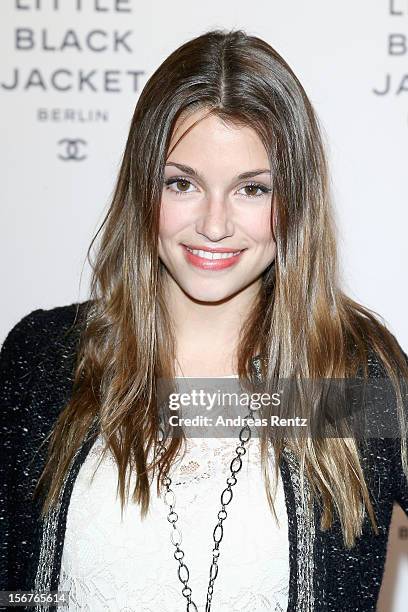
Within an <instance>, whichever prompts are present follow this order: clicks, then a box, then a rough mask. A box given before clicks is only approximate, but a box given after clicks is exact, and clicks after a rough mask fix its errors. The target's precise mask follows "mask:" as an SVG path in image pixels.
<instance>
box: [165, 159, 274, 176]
mask: <svg viewBox="0 0 408 612" xmlns="http://www.w3.org/2000/svg"><path fill="white" fill-rule="evenodd" d="M166 166H175V167H176V168H178V169H179V170H181V171H182V172H185V173H186V174H189V175H190V176H194V177H195V178H196V179H198V180H203V177H202V176H201V175H200V173H199V172H197V170H194V168H191V166H186V165H185V164H176V162H168V163H167V164H166ZM266 173H267V174H271V171H270V170H269V168H260V169H256V170H248V172H242V174H239V175H238V176H237V179H239V180H242V179H248V178H252V177H254V176H258V174H266Z"/></svg>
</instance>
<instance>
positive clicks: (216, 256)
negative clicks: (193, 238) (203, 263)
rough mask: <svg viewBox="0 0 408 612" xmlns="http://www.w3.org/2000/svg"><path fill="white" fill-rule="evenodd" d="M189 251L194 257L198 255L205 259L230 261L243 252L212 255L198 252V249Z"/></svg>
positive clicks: (207, 252)
mask: <svg viewBox="0 0 408 612" xmlns="http://www.w3.org/2000/svg"><path fill="white" fill-rule="evenodd" d="M186 249H187V251H190V253H194V255H198V257H203V258H204V259H228V258H229V257H233V256H234V255H238V254H239V253H240V252H241V251H235V252H234V253H232V252H231V253H211V252H210V251H198V250H196V249H189V248H188V247H186Z"/></svg>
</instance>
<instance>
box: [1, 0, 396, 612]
mask: <svg viewBox="0 0 408 612" xmlns="http://www.w3.org/2000/svg"><path fill="white" fill-rule="evenodd" d="M0 23H1V25H0V28H1V36H0V54H1V64H0V95H1V113H0V126H1V134H2V138H1V142H0V155H1V165H0V167H1V191H2V205H1V247H0V248H1V257H0V261H1V266H2V268H1V275H2V285H3V287H4V289H5V291H4V293H3V299H2V311H1V317H0V341H2V340H3V339H4V337H5V336H6V333H7V332H8V330H9V329H10V328H11V327H12V325H14V324H15V323H16V322H17V321H18V320H19V319H20V318H21V317H22V316H23V315H25V314H27V313H28V312H30V311H31V310H33V309H35V308H40V307H41V308H51V307H54V306H57V305H62V304H67V303H72V302H74V301H78V300H83V299H86V297H87V292H88V279H89V270H88V267H87V264H86V262H85V256H86V249H87V247H88V245H89V243H90V241H91V238H92V236H93V234H94V232H95V231H96V229H97V227H98V225H99V223H100V221H101V220H102V218H103V216H104V213H105V212H106V208H107V206H108V204H109V199H110V196H111V194H112V189H113V186H114V181H115V177H116V173H117V171H118V168H119V163H120V159H121V155H122V151H123V148H124V145H125V140H126V136H127V131H128V128H129V124H130V120H131V116H132V113H133V109H134V106H135V103H136V100H137V98H138V95H139V93H140V91H141V89H142V88H143V85H144V84H145V83H146V80H147V79H148V78H149V76H150V75H151V74H152V72H153V71H154V70H155V69H156V68H157V66H158V65H159V64H160V63H161V61H162V60H163V59H164V58H165V57H166V56H167V55H168V54H169V53H170V52H171V51H173V50H174V49H175V48H176V47H177V46H179V45H180V44H181V43H182V42H184V41H186V40H188V39H190V38H191V37H193V36H196V35H198V34H201V33H203V32H204V31H206V30H208V29H212V28H214V27H226V28H231V27H235V28H236V27H240V28H243V29H245V30H246V31H248V32H249V33H251V34H255V35H257V36H260V37H262V38H264V39H265V40H267V41H268V42H269V43H270V44H271V45H272V46H273V47H275V48H276V49H277V50H278V52H279V53H281V55H283V57H284V58H285V59H286V60H287V61H288V62H289V64H290V65H291V66H292V68H293V69H294V71H295V73H296V74H297V75H298V77H299V78H300V80H301V82H302V83H303V85H304V87H305V89H306V91H307V93H308V95H309V97H310V99H311V101H312V103H313V104H314V106H315V108H316V110H317V113H318V115H319V117H320V119H321V122H322V124H323V127H324V129H325V134H326V141H327V147H328V155H329V161H330V164H331V172H332V181H333V189H334V194H335V205H336V210H337V218H338V225H339V230H340V237H339V240H340V254H341V258H342V262H343V275H344V279H345V286H346V290H347V291H348V293H349V294H350V295H352V296H353V297H354V298H355V299H357V300H358V301H360V302H362V303H363V304H365V305H366V306H368V307H370V308H372V309H373V310H375V311H376V312H377V313H379V314H380V315H382V316H383V317H384V319H385V322H386V323H387V325H388V326H389V327H390V329H391V331H393V333H395V335H396V336H397V339H398V340H399V342H400V344H401V345H402V347H403V348H404V349H405V350H406V351H407V349H408V318H407V317H406V303H407V297H408V295H407V293H408V290H407V282H406V274H405V271H406V263H407V253H408V246H407V243H408V240H407V238H406V227H407V221H408V213H407V203H408V200H407V193H408V182H407V169H406V167H407V159H408V156H407V153H408V144H407V141H408V138H407V137H408V65H407V57H408V2H407V0H360V1H359V2H355V1H354V0H336V1H333V2H327V0H310V1H309V2H304V1H303V0H257V1H256V2H247V0H234V1H233V2H232V1H230V0H228V1H227V0H224V1H223V2H219V0H206V1H205V2H203V3H198V2H191V1H190V2H187V1H186V0H179V1H178V2H164V1H163V0H162V1H161V2H153V3H147V2H146V3H140V2H137V1H136V0H2V1H1V6H0ZM67 157H68V158H70V159H66V158H67ZM72 157H74V159H72ZM64 158H65V159H64ZM81 275H82V276H81ZM81 279H82V280H81ZM80 280H81V283H80ZM407 534H408V519H407V518H406V517H405V515H403V514H402V512H399V509H397V512H396V515H395V517H394V520H393V527H392V533H391V537H390V540H391V545H390V554H389V557H388V559H387V569H386V581H385V586H384V587H383V592H382V599H381V605H380V607H379V610H380V612H390V611H391V612H403V610H405V609H406V604H405V603H404V599H405V602H406V598H407V596H408V586H407V585H408V555H407V552H408V539H406V537H407ZM404 536H405V537H404ZM373 562H374V560H373ZM404 582H405V586H404Z"/></svg>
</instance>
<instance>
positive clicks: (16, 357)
mask: <svg viewBox="0 0 408 612" xmlns="http://www.w3.org/2000/svg"><path fill="white" fill-rule="evenodd" d="M88 305H89V302H81V303H73V304H69V305H64V306H57V307H54V308H50V309H42V308H39V309H37V310H33V311H32V312H30V313H28V314H27V315H25V316H24V317H23V318H22V319H21V320H20V321H18V322H17V323H16V324H15V325H14V326H13V327H12V329H11V330H10V331H9V333H8V334H7V337H6V339H5V340H4V342H3V344H2V347H1V352H0V382H1V387H2V389H1V394H2V396H7V397H10V396H11V395H12V394H13V393H15V392H16V390H17V387H18V390H19V392H20V393H24V391H25V390H27V387H28V385H29V383H30V381H31V379H32V378H33V376H36V375H37V374H38V368H39V367H40V366H42V370H43V371H44V370H45V368H46V367H47V365H48V366H51V369H52V364H55V362H56V356H57V355H64V354H65V356H68V355H69V354H72V352H73V351H75V347H76V342H77V340H78V339H79V332H80V329H81V325H82V322H83V318H84V314H85V312H86V310H87V306H88Z"/></svg>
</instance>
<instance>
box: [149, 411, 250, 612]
mask: <svg viewBox="0 0 408 612" xmlns="http://www.w3.org/2000/svg"><path fill="white" fill-rule="evenodd" d="M255 410H256V409H255ZM255 410H254V409H253V408H251V405H250V406H249V412H248V414H247V415H246V417H245V420H246V419H248V418H251V417H252V415H253V412H255ZM245 433H246V435H245ZM251 435H252V434H251V428H250V427H249V425H248V424H246V425H244V427H243V428H242V429H241V431H240V433H239V436H238V437H239V440H240V444H239V445H238V446H237V447H236V449H235V452H236V456H235V457H234V458H233V459H232V461H231V463H230V470H231V475H230V476H228V478H227V480H226V482H227V486H226V487H225V489H224V490H223V491H222V493H221V497H220V501H221V509H220V510H219V511H218V515H217V516H218V523H217V524H216V526H215V527H214V531H213V541H214V548H213V549H212V555H213V558H212V562H211V565H210V579H209V582H208V588H207V602H206V606H205V612H210V610H211V601H212V596H213V591H214V582H215V579H216V578H217V575H218V558H219V556H220V550H219V546H220V542H221V540H222V538H223V535H224V527H223V522H224V521H225V519H226V518H227V516H228V514H227V511H226V510H225V507H226V506H228V504H230V503H231V501H232V499H233V496H234V493H233V490H232V487H233V486H235V485H236V484H237V478H236V474H237V473H238V472H239V471H240V470H241V468H242V458H241V457H242V456H243V455H245V453H246V450H247V449H246V448H245V444H247V443H248V442H249V440H250V438H251ZM163 441H164V431H163V428H162V425H161V422H160V425H159V438H158V443H159V454H160V456H163V454H164V452H165V450H166V448H165V446H164V444H163ZM171 483H172V480H171V478H170V476H169V474H168V472H165V473H164V475H163V476H162V484H163V486H164V487H165V488H166V492H165V494H164V496H163V500H164V503H165V504H166V506H168V507H169V510H170V511H169V514H168V515H167V520H168V521H169V523H170V524H171V525H172V531H171V534H170V541H171V543H172V544H173V545H174V546H175V551H174V555H173V556H174V558H175V559H176V561H178V563H179V567H178V570H177V574H178V577H179V580H180V582H181V583H182V584H183V588H182V591H181V593H182V595H183V596H184V597H185V598H186V600H187V608H186V610H187V612H198V608H197V606H196V604H195V603H194V601H193V600H192V590H191V588H190V587H189V586H188V584H187V583H188V581H189V578H190V572H189V570H188V567H187V565H186V564H185V563H184V561H183V559H184V551H183V550H182V549H181V548H180V544H181V542H182V534H181V531H180V529H179V527H177V525H176V523H177V521H178V514H177V512H175V510H174V508H175V506H176V496H175V494H174V491H173V489H171V488H170V487H171Z"/></svg>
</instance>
